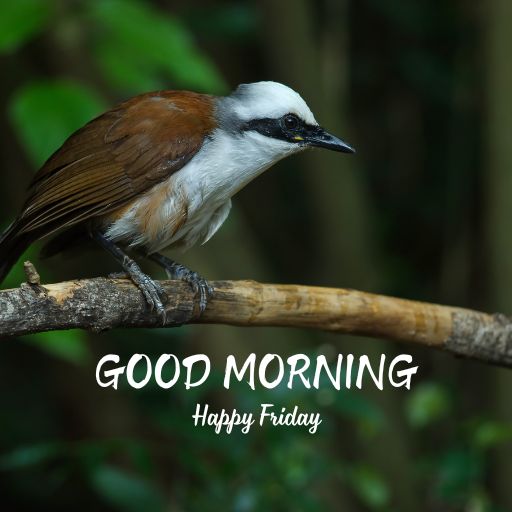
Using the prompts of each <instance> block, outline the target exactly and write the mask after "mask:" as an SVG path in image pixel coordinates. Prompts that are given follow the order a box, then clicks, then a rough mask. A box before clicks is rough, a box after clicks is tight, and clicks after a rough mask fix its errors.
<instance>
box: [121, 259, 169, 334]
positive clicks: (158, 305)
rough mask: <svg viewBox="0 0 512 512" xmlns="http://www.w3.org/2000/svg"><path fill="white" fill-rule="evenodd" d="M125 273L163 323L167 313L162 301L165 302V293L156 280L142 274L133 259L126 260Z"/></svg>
mask: <svg viewBox="0 0 512 512" xmlns="http://www.w3.org/2000/svg"><path fill="white" fill-rule="evenodd" d="M126 265H127V273H128V275H129V277H130V279H131V280H132V281H133V283H134V284H135V285H136V286H137V288H138V289H139V290H140V291H141V292H142V294H143V295H144V299H145V300H146V302H147V303H148V304H149V306H150V307H151V310H152V311H156V312H157V313H158V316H159V317H160V319H161V320H162V324H164V325H165V323H166V320H167V315H166V311H165V306H164V303H165V302H167V299H168V297H167V294H166V293H165V291H164V289H163V288H162V286H161V285H160V283H158V282H157V281H154V280H153V279H151V277H149V276H148V275H147V274H144V272H142V270H141V269H140V267H139V266H138V265H137V264H136V263H135V262H134V261H133V260H130V261H129V262H126Z"/></svg>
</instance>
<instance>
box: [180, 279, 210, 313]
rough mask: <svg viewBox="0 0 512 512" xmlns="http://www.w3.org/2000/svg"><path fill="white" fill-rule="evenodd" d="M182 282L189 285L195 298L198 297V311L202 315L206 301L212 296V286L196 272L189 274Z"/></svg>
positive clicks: (206, 304)
mask: <svg viewBox="0 0 512 512" xmlns="http://www.w3.org/2000/svg"><path fill="white" fill-rule="evenodd" d="M183 280H184V281H186V282H187V283H188V284H189V285H190V287H191V288H192V290H193V292H194V294H195V295H196V296H197V295H199V311H200V312H201V313H204V310H205V309H206V306H208V300H209V299H210V297H211V296H212V295H213V286H211V285H210V283H209V282H208V281H207V280H206V279H204V278H203V277H201V276H200V275H199V274H198V273H197V272H189V273H188V274H187V275H186V276H185V277H184V278H183Z"/></svg>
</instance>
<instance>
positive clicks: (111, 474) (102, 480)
mask: <svg viewBox="0 0 512 512" xmlns="http://www.w3.org/2000/svg"><path fill="white" fill-rule="evenodd" d="M92 483H93V486H94V488H95V489H96V492H97V493H98V494H100V495H101V496H102V497H103V498H104V499H105V501H106V502H107V503H109V504H110V505H112V506H113V507H114V508H115V509H116V510H122V511H126V512H140V511H141V510H149V511H151V512H158V511H160V510H162V511H163V510H164V498H163V496H162V495H161V494H160V492H159V491H158V490H157V489H156V487H154V486H153V485H152V484H150V483H149V482H147V481H146V480H143V479H141V478H139V477H136V476H134V475H131V474H129V473H127V472H125V471H121V470H120V469H118V468H115V467H113V466H103V467H101V468H99V469H98V470H96V471H95V472H94V474H93V475H92Z"/></svg>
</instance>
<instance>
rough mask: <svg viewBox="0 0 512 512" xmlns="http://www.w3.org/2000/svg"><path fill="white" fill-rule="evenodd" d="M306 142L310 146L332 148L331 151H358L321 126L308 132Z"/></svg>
mask: <svg viewBox="0 0 512 512" xmlns="http://www.w3.org/2000/svg"><path fill="white" fill-rule="evenodd" d="M304 142H305V143H306V145H308V146H312V147H317V148H325V149H330V150H331V151H340V152H341V153H355V152H356V150H355V149H354V148H353V147H352V146H350V145H349V144H347V143H346V142H344V141H342V140H341V139H338V137H336V136H335V135H331V134H330V133H327V132H326V131H325V130H324V129H323V128H321V127H320V126H319V127H317V128H316V129H315V130H312V131H311V132H310V133H308V134H307V135H306V136H305V137H304Z"/></svg>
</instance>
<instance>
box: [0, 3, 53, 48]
mask: <svg viewBox="0 0 512 512" xmlns="http://www.w3.org/2000/svg"><path fill="white" fill-rule="evenodd" d="M52 7H53V6H52V3H51V2H48V1H46V0H16V1H9V0H3V1H2V2H0V52H5V53H9V52H13V51H14V50H16V49H17V48H18V47H19V46H21V45H22V44H23V43H25V42H26V41H27V40H29V39H30V38H31V37H33V36H34V35H36V34H37V33H38V32H40V31H41V30H42V29H43V28H44V26H45V24H46V22H47V21H48V19H49V18H50V16H51V13H52V10H53V9H52Z"/></svg>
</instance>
